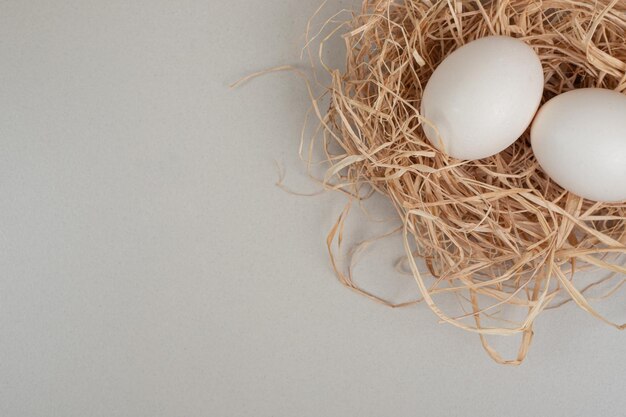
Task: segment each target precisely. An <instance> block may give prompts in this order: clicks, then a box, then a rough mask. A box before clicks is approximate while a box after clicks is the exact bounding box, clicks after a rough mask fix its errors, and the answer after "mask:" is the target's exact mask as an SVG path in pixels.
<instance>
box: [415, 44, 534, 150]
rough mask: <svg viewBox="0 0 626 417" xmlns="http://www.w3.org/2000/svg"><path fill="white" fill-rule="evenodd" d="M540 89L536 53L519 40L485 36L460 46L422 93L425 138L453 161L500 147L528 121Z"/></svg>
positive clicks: (531, 115) (503, 147)
mask: <svg viewBox="0 0 626 417" xmlns="http://www.w3.org/2000/svg"><path fill="white" fill-rule="evenodd" d="M542 93H543V70H542V67H541V62H540V61H539V57H538V56H537V54H536V53H535V51H533V49H532V48H531V47H530V46H528V45H526V44H525V43H524V42H522V41H520V40H517V39H514V38H510V37H507V36H489V37H486V38H481V39H478V40H475V41H473V42H470V43H468V44H467V45H464V46H462V47H461V48H459V49H457V50H456V51H454V52H453V53H451V54H450V55H449V56H448V57H447V58H446V59H444V60H443V61H442V62H441V64H439V66H438V67H437V68H436V69H435V71H434V72H433V74H432V76H431V77H430V79H429V80H428V83H427V84H426V88H425V89H424V94H423V96H422V108H421V113H422V116H424V117H425V118H426V119H427V120H428V121H430V122H431V123H432V124H433V125H434V126H435V127H436V128H437V131H438V132H439V136H438V135H437V132H436V131H435V129H433V128H432V127H431V126H429V125H428V123H423V128H424V133H425V134H426V137H427V138H428V140H429V141H430V142H431V143H432V144H433V145H434V146H435V147H437V148H438V149H441V150H443V151H444V152H446V153H447V154H448V155H450V156H452V157H455V158H458V159H480V158H485V157H488V156H491V155H495V154H496V153H498V152H500V151H502V150H503V149H505V148H507V147H508V146H509V145H511V144H512V143H513V142H515V141H516V140H517V139H518V138H519V137H520V136H521V135H522V134H523V133H524V131H525V130H526V128H527V127H528V126H529V125H530V122H531V121H532V119H533V116H534V115H535V112H536V111H537V108H538V107H539V103H540V101H541V96H542Z"/></svg>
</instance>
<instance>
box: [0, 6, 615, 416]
mask: <svg viewBox="0 0 626 417" xmlns="http://www.w3.org/2000/svg"><path fill="white" fill-rule="evenodd" d="M318 5H319V3H318V2H317V1H312V2H310V1H303V0H268V1H250V0H245V1H244V0H231V1H216V0H208V1H164V0H158V1H156V0H152V1H130V2H129V1H93V0H92V1H9V0H3V1H1V2H0V271H1V277H0V415H2V416H8V417H12V416H17V417H21V416H24V417H35V416H64V417H69V416H77V417H78V416H80V417H85V416H103V417H104V416H107V417H109V416H133V417H139V416H151V417H154V416H216V417H218V416H219V417H226V416H417V415H431V416H590V415H594V416H623V415H625V413H626V411H625V410H626V395H625V388H626V386H625V385H626V384H625V381H626V345H625V342H626V334H624V333H623V332H621V333H620V332H618V331H616V330H614V329H612V328H609V327H608V326H605V325H603V324H602V323H600V322H598V321H596V320H594V319H592V318H590V317H589V316H587V315H586V314H584V313H583V312H581V311H579V310H578V309H576V308H575V307H574V306H566V307H564V308H563V309H560V310H557V311H552V312H548V313H546V314H545V315H544V316H542V317H541V318H540V319H539V321H538V322H537V326H536V337H535V341H534V344H533V346H532V350H531V352H530V354H529V356H528V359H527V361H526V362H525V363H524V364H523V365H522V366H521V367H517V368H511V367H502V366H498V365H496V364H494V363H493V362H491V360H490V359H489V358H488V357H487V356H486V355H485V354H484V353H483V351H482V348H481V347H480V345H479V341H478V338H477V337H476V336H475V335H472V334H468V333H465V332H462V331H460V330H457V329H455V328H452V327H450V326H445V325H440V324H437V320H436V318H435V316H434V315H433V314H432V313H431V312H430V311H429V310H428V309H427V308H426V307H425V306H423V305H418V306H415V307H412V308H408V309H400V310H392V309H389V308H386V307H383V306H380V305H378V304H375V303H373V302H371V301H369V300H366V299H364V298H363V297H360V296H357V295H356V294H354V293H352V292H350V291H348V290H347V289H345V288H343V287H342V286H341V285H340V284H339V283H338V282H337V281H336V279H335V278H334V275H333V273H332V271H331V269H330V266H329V262H328V258H327V254H326V249H325V244H324V239H325V235H326V232H327V230H328V229H329V228H330V226H331V225H332V223H333V222H334V220H335V218H336V216H337V215H338V214H339V212H340V210H341V208H342V207H343V204H344V200H342V198H340V197H339V196H337V195H333V194H324V195H322V196H318V197H312V198H303V197H295V196H292V195H289V194H287V193H285V192H283V191H281V190H280V189H278V188H277V187H275V186H274V182H275V180H276V170H275V166H274V164H273V161H274V160H275V159H276V160H278V161H281V162H282V163H284V164H285V166H286V169H287V174H288V175H287V182H288V183H289V185H290V186H291V187H292V188H295V189H297V190H299V191H311V190H315V188H316V186H315V184H313V183H311V182H309V181H308V179H307V178H306V177H305V175H304V174H303V167H302V164H301V163H300V162H299V161H298V160H297V157H296V155H297V149H298V137H299V133H300V127H301V125H302V121H303V116H304V113H305V112H306V110H307V108H308V99H307V95H306V90H305V88H304V86H303V84H302V82H301V81H300V80H298V79H297V78H296V77H294V76H293V75H289V74H281V75H279V74H275V75H270V76H267V77H264V78H262V79H258V80H256V81H254V82H252V83H250V84H248V85H247V86H245V87H243V88H241V89H239V90H235V91H230V90H229V89H228V88H227V85H228V84H229V83H230V82H232V81H234V80H236V79H238V78H239V77H241V76H244V75H246V74H248V73H249V72H251V71H255V70H259V69H263V68H267V67H271V66H274V65H278V64H285V63H289V64H297V63H298V62H299V54H300V48H301V47H302V45H303V33H304V28H305V25H306V21H307V19H308V17H309V16H310V15H311V14H312V13H313V12H314V11H315V9H316V8H317V7H318ZM344 6H348V3H347V2H338V1H330V2H329V4H328V6H327V8H326V10H325V11H324V12H323V15H326V16H328V15H330V14H332V13H333V12H334V11H337V10H339V9H340V8H341V7H344ZM338 51H339V50H338ZM330 59H333V58H332V57H330ZM381 212H385V208H384V207H383V208H382V209H381ZM396 243H397V242H396ZM398 249H401V248H400V246H399V245H395V246H394V243H393V242H392V243H390V244H389V245H388V247H385V248H383V249H381V250H380V253H381V254H384V255H385V256H387V255H389V256H388V257H385V259H383V260H381V262H380V264H375V265H370V266H369V267H362V268H361V269H360V274H361V276H362V277H363V279H365V280H366V281H367V282H370V284H371V285H373V286H379V287H380V288H384V287H385V284H384V280H385V279H386V278H385V277H386V273H385V271H387V270H388V269H389V268H388V266H389V265H390V264H391V262H392V260H393V256H391V255H392V254H393V253H394V251H395V250H398ZM381 265H382V266H381ZM401 287H402V286H399V287H398V288H401ZM407 288H412V287H411V286H407ZM412 290H413V289H411V290H407V291H412ZM618 297H621V300H623V292H622V293H621V294H619V295H618ZM610 312H611V313H613V316H614V317H616V318H621V319H622V320H623V319H624V317H625V316H626V310H625V309H624V303H623V302H621V305H620V303H618V306H617V307H615V308H613V309H612V310H610Z"/></svg>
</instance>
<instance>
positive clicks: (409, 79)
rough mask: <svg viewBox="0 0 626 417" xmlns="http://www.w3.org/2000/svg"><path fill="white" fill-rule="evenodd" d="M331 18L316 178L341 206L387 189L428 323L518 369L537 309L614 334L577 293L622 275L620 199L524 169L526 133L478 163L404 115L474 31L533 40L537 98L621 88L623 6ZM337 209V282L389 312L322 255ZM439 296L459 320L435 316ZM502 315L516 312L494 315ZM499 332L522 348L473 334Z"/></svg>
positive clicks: (517, 0) (613, 286)
mask: <svg viewBox="0 0 626 417" xmlns="http://www.w3.org/2000/svg"><path fill="white" fill-rule="evenodd" d="M340 27H341V28H344V29H346V28H347V30H346V31H345V33H343V34H342V35H341V36H342V37H343V40H344V41H345V44H346V51H347V52H346V53H347V57H346V61H345V63H346V67H345V69H342V70H337V69H331V68H329V67H327V66H324V67H325V68H326V70H328V71H329V73H330V75H331V78H332V81H331V85H330V86H328V88H327V90H326V93H327V94H328V96H329V98H330V106H329V108H328V111H327V112H321V111H319V109H318V116H319V118H320V120H321V122H322V131H323V140H322V141H321V142H320V143H322V144H323V145H322V146H323V148H324V150H325V155H326V156H327V157H328V161H327V162H328V163H329V164H330V168H329V169H328V171H327V175H326V178H325V183H326V185H327V186H328V187H329V188H333V189H339V190H341V191H343V192H345V193H346V194H347V195H349V196H350V199H352V201H354V199H362V198H364V197H365V196H366V195H367V194H368V190H369V191H371V190H374V192H378V193H381V194H382V195H384V196H386V197H388V198H389V200H390V201H391V202H392V203H393V205H394V206H395V208H396V209H397V212H398V214H399V216H400V218H401V220H402V224H403V226H402V227H401V229H400V230H399V231H398V236H399V238H401V239H403V240H404V247H405V251H406V253H405V258H404V262H405V263H406V265H408V267H409V270H410V272H411V273H412V275H413V277H414V278H415V281H416V283H417V286H418V287H419V290H420V292H421V299H420V301H423V302H424V303H425V304H427V305H428V307H430V309H431V310H432V311H433V312H434V313H435V314H436V315H437V316H438V317H439V318H440V319H441V320H442V321H443V322H447V323H450V324H452V325H454V326H457V327H459V328H462V329H465V330H469V331H473V332H477V333H478V334H479V335H480V338H481V341H482V343H483V346H484V347H485V349H486V350H487V352H488V353H489V355H490V356H491V357H492V358H493V359H494V360H496V361H497V362H499V363H504V364H519V363H521V361H522V360H523V359H524V357H525V356H526V353H527V351H528V347H529V345H530V342H531V338H532V334H533V323H534V321H535V320H536V319H537V317H538V315H539V314H541V313H542V312H543V311H544V310H545V309H546V308H553V307H555V306H558V305H561V304H563V303H565V302H568V301H572V300H573V301H574V302H575V303H576V304H577V305H578V306H579V307H580V308H582V309H583V310H585V311H587V312H589V313H590V314H592V315H593V316H595V317H597V318H598V319H600V320H602V321H604V322H606V323H608V324H610V325H611V326H614V327H616V328H618V329H624V327H625V325H624V324H617V323H614V322H613V321H611V320H610V319H609V318H607V317H604V316H602V315H601V314H600V313H599V312H598V311H597V310H596V309H595V308H594V307H592V305H591V298H590V297H589V296H588V294H589V293H590V292H593V291H592V290H598V288H600V287H601V288H603V292H601V294H599V295H597V296H596V297H595V299H599V298H606V297H608V296H609V295H613V294H615V293H617V290H618V289H619V287H620V286H621V285H622V284H623V283H624V276H625V275H624V274H625V273H626V267H625V266H624V263H623V258H622V255H624V253H626V202H625V203H611V204H607V203H597V202H593V201H588V200H584V199H582V198H580V197H578V196H576V195H574V194H571V193H569V192H567V191H565V190H563V189H562V188H561V187H560V186H559V185H557V184H556V183H554V182H553V181H551V180H550V178H549V177H548V176H547V175H546V174H545V173H544V172H543V171H542V169H541V167H540V166H539V165H538V164H537V161H536V159H535V157H534V156H533V153H532V150H531V147H530V143H529V137H528V132H526V133H525V134H524V135H523V136H522V137H521V138H520V139H519V140H518V141H517V142H515V143H514V144H513V145H511V146H510V147H509V148H507V149H506V150H504V151H502V152H500V153H499V154H497V155H495V156H492V157H489V158H486V159H481V160H477V161H460V160H455V159H452V158H450V157H447V156H446V155H445V154H443V153H441V152H440V151H438V150H437V149H436V148H434V147H433V146H431V144H430V143H429V142H428V140H427V139H426V138H425V136H424V134H423V130H422V124H424V123H427V121H425V120H424V119H423V118H422V117H421V116H420V113H419V109H420V98H421V95H422V91H423V89H424V87H425V84H426V82H427V81H428V79H429V76H430V75H431V73H432V72H433V70H434V69H435V68H436V67H437V65H438V64H439V63H440V62H441V61H442V60H443V59H444V58H445V57H446V56H447V55H448V54H450V53H451V52H452V51H454V50H455V49H457V48H458V47H460V46H461V45H463V44H465V43H467V42H469V41H472V40H474V39H477V38H481V37H484V36H488V35H508V36H512V37H516V38H520V39H522V40H523V41H524V42H526V43H528V44H529V45H531V46H532V47H533V48H534V50H535V51H536V52H537V54H538V55H539V57H540V58H541V62H542V64H543V69H544V75H545V92H544V97H543V102H545V101H546V100H548V99H550V98H551V97H553V96H555V95H556V94H559V93H562V92H565V91H568V90H572V89H576V88H581V87H602V88H608V89H613V90H617V91H620V92H624V90H626V43H625V42H624V39H625V38H626V1H610V2H609V1H607V0H596V1H594V2H582V1H580V2H577V1H570V0H543V1H534V0H495V1H452V0H448V1H436V0H432V1H429V0H405V1H399V0H398V1H391V0H366V1H364V3H363V5H362V9H361V10H360V11H359V12H353V13H352V14H351V17H350V18H349V19H348V20H347V21H344V22H343V23H342V25H340ZM341 33H342V31H341V30H340V29H339V28H337V30H336V31H333V34H331V36H340V34H341ZM327 39H328V38H327ZM323 45H324V42H322V49H323V48H324V46H323ZM320 55H323V54H320ZM336 145H338V146H336ZM333 148H336V149H340V151H336V150H335V151H332V149H333ZM347 213H348V210H346V211H345V212H344V213H342V215H341V216H340V218H339V220H338V221H337V223H336V224H335V226H334V227H333V229H332V230H331V232H330V234H329V237H328V244H329V250H330V253H331V259H332V262H333V266H334V267H335V270H336V272H337V274H338V276H339V279H340V280H341V282H342V283H343V284H345V285H346V286H348V287H350V288H352V289H354V290H356V291H358V292H360V293H362V294H364V295H366V296H368V297H370V298H373V299H375V300H378V301H380V302H383V303H385V304H388V305H391V306H395V307H397V306H398V305H394V304H392V303H391V302H389V301H387V300H385V299H383V298H382V297H379V296H378V295H376V294H374V293H372V292H369V291H367V290H366V289H363V288H360V287H359V285H358V284H357V283H356V282H355V281H354V280H353V279H352V274H351V273H350V272H346V270H345V269H344V268H342V267H341V266H340V265H339V263H338V262H337V258H336V253H337V252H336V251H337V246H336V243H337V242H339V243H341V242H340V241H341V233H342V232H341V231H342V228H343V225H344V221H345V219H346V216H347ZM586 269H594V270H597V269H602V270H604V271H606V273H604V274H598V273H597V272H596V273H595V274H594V275H593V276H594V277H596V279H595V281H589V280H588V279H587V278H585V279H583V278H581V277H583V275H585V274H580V271H582V270H586ZM450 296H453V297H454V298H456V299H457V300H458V301H459V302H460V303H461V304H462V306H463V311H464V313H458V312H448V311H447V307H449V304H450V303H448V302H446V301H443V300H445V298H446V297H450ZM406 304H408V303H405V304H402V305H406ZM511 309H512V310H515V311H517V313H512V314H511V316H515V315H516V314H519V312H520V311H521V312H522V315H521V317H517V319H515V320H513V319H511V318H510V317H509V316H508V315H507V314H505V313H503V311H505V310H506V311H509V310H511ZM514 334H518V335H521V339H520V340H521V346H520V347H519V350H518V352H517V354H516V355H514V357H513V358H511V359H509V360H507V359H504V358H503V357H502V356H501V355H500V354H499V353H498V352H497V351H496V350H495V349H494V348H492V347H491V346H490V344H489V343H488V338H487V336H488V335H514Z"/></svg>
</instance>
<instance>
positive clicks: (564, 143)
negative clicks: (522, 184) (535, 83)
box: [531, 88, 626, 202]
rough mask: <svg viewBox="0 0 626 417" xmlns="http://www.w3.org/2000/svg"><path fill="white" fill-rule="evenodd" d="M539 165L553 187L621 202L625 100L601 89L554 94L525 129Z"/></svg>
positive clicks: (625, 185) (625, 171)
mask: <svg viewBox="0 0 626 417" xmlns="http://www.w3.org/2000/svg"><path fill="white" fill-rule="evenodd" d="M531 145H532V148H533V152H534V154H535V157H536V158H537V161H538V162H539V165H541V167H542V168H543V170H544V171H545V172H546V173H547V174H548V175H549V176H550V178H552V179H553V180H554V181H555V182H556V183H557V184H559V185H561V186H562V187H563V188H565V189H566V190H568V191H571V192H573V193H574V194H577V195H579V196H581V197H585V198H587V199H589V200H594V201H602V202H615V201H622V200H626V95H623V94H620V93H618V92H616V91H613V90H606V89H601V88H582V89H578V90H572V91H569V92H567V93H563V94H560V95H558V96H556V97H554V98H553V99H551V100H550V101H548V102H547V103H546V104H544V105H543V106H542V107H541V109H539V112H538V113H537V116H536V118H535V120H534V122H533V125H532V128H531Z"/></svg>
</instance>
